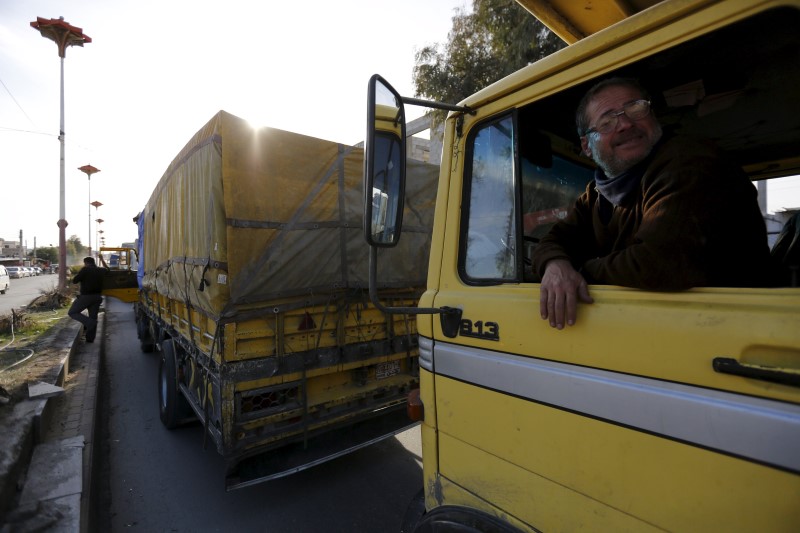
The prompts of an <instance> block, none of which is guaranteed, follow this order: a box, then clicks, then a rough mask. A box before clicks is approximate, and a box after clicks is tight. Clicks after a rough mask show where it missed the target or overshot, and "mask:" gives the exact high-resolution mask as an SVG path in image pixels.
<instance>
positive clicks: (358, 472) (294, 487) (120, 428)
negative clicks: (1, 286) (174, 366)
mask: <svg viewBox="0 0 800 533" xmlns="http://www.w3.org/2000/svg"><path fill="white" fill-rule="evenodd" d="M105 307H106V311H107V321H106V330H105V331H106V335H107V337H106V348H105V358H104V363H103V365H104V371H103V372H102V375H101V379H100V381H101V391H100V406H99V408H98V409H99V413H98V414H99V431H100V434H99V436H98V441H97V442H98V443H99V444H100V450H101V456H102V457H101V458H100V460H99V463H100V464H99V465H98V466H99V468H96V470H95V472H96V473H97V474H98V478H99V479H98V481H97V482H96V485H97V486H96V488H93V489H92V490H99V493H96V494H99V495H100V500H101V502H100V505H98V509H97V511H99V513H98V517H97V526H98V529H97V530H98V531H112V532H133V531H143V532H144V531H146V532H151V531H166V532H180V531H184V532H189V531H191V532H206V531H209V532H212V531H237V532H251V531H252V532H259V533H265V532H292V533H303V532H325V533H336V532H347V533H370V532H375V533H386V532H396V531H398V530H399V528H400V525H401V522H402V518H403V514H404V513H405V510H406V507H407V505H408V503H409V502H410V501H411V499H412V498H413V496H414V495H415V494H416V492H417V491H418V490H419V489H420V488H421V486H422V470H421V448H420V435H419V428H418V427H417V428H414V429H411V430H409V431H406V432H404V433H402V434H400V435H398V436H397V437H395V438H390V439H387V440H384V441H382V442H380V443H378V444H375V445H373V446H371V447H368V448H366V449H363V450H360V451H358V452H355V453H353V454H350V455H348V456H345V457H342V458H339V459H337V460H335V461H331V462H328V463H325V464H323V465H320V466H317V467H315V468H313V469H310V470H307V471H304V472H300V473H298V474H294V475H293V476H289V477H287V478H283V479H278V480H275V481H270V482H266V483H262V484H259V485H255V486H252V487H247V488H243V489H238V490H234V491H231V492H225V488H224V474H225V464H224V461H223V459H222V457H221V456H220V455H219V454H218V453H217V452H216V450H215V449H214V448H213V445H210V446H209V447H208V448H207V449H203V432H202V428H201V427H200V425H199V424H193V425H189V426H186V427H182V428H178V429H175V430H172V431H170V430H167V429H166V428H164V427H163V426H162V424H161V421H160V420H159V416H158V396H157V388H156V385H157V372H158V354H157V353H152V354H145V353H142V352H141V351H140V350H139V342H138V340H137V338H136V328H135V323H134V320H133V312H132V308H131V306H130V305H129V304H123V303H121V302H119V301H117V300H113V299H110V298H106V304H105Z"/></svg>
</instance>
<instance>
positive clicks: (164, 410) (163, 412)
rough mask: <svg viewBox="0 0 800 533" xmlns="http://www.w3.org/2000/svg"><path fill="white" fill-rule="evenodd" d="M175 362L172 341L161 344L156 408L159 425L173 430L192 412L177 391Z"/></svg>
mask: <svg viewBox="0 0 800 533" xmlns="http://www.w3.org/2000/svg"><path fill="white" fill-rule="evenodd" d="M177 375H178V372H177V362H176V360H175V346H174V344H173V341H172V339H168V340H165V341H164V342H162V343H161V363H160V364H159V365H158V407H159V416H160V417H161V423H162V424H164V426H165V427H166V428H167V429H174V428H176V427H178V426H179V425H181V424H182V423H183V422H185V421H186V420H187V419H188V418H189V415H190V413H191V412H192V409H191V407H189V403H188V402H187V401H186V398H184V397H183V395H182V394H181V392H180V390H179V389H178V378H177Z"/></svg>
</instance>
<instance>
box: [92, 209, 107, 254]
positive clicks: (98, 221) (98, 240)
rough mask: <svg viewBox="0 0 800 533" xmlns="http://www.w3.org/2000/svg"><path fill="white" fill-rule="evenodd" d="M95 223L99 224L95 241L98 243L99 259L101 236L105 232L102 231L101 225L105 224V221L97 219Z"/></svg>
mask: <svg viewBox="0 0 800 533" xmlns="http://www.w3.org/2000/svg"><path fill="white" fill-rule="evenodd" d="M95 222H97V225H96V226H95V228H96V229H97V234H95V239H94V240H95V242H96V243H97V257H98V258H99V257H100V235H99V234H101V233H103V230H101V229H100V224H102V223H103V222H105V220H103V219H102V218H97V219H95Z"/></svg>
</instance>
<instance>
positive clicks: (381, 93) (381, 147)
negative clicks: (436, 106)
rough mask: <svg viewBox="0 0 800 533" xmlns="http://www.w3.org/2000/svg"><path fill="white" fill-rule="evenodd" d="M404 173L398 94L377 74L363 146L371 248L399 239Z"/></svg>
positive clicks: (402, 122)
mask: <svg viewBox="0 0 800 533" xmlns="http://www.w3.org/2000/svg"><path fill="white" fill-rule="evenodd" d="M405 174H406V121H405V110H404V107H403V100H402V97H401V96H400V94H399V93H398V92H397V91H395V90H394V88H393V87H392V86H391V85H389V83H388V82H387V81H386V80H384V79H383V78H381V77H380V76H379V75H378V74H375V75H374V76H372V77H371V78H370V80H369V88H368V94H367V137H366V143H365V147H364V238H365V239H366V240H367V242H368V243H369V244H370V245H371V246H379V247H391V246H395V245H396V244H397V242H398V241H399V240H400V229H401V226H402V223H403V199H404V197H405Z"/></svg>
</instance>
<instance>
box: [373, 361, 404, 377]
mask: <svg viewBox="0 0 800 533" xmlns="http://www.w3.org/2000/svg"><path fill="white" fill-rule="evenodd" d="M399 373H400V361H387V362H385V363H378V364H377V365H375V379H377V380H381V379H386V378H390V377H392V376H396V375H397V374H399Z"/></svg>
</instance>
